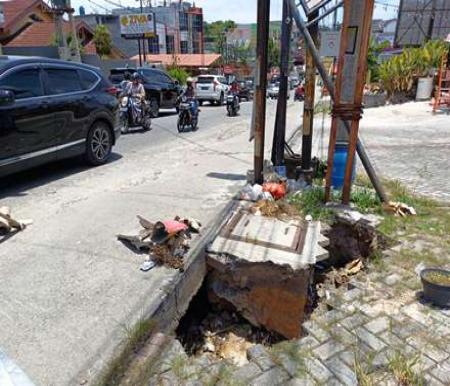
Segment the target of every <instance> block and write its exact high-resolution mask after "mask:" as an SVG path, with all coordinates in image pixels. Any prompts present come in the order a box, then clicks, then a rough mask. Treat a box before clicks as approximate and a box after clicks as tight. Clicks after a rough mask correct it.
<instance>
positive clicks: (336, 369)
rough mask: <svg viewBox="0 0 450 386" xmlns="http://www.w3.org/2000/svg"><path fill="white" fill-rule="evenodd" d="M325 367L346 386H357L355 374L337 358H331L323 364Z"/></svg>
mask: <svg viewBox="0 0 450 386" xmlns="http://www.w3.org/2000/svg"><path fill="white" fill-rule="evenodd" d="M324 364H325V366H326V367H327V368H328V369H329V370H331V372H332V373H333V374H334V375H335V376H336V377H337V378H338V379H339V380H340V381H341V382H342V383H343V384H344V385H346V386H357V385H358V380H357V378H356V374H355V372H354V371H353V370H352V369H351V368H350V367H349V366H347V365H346V364H345V363H344V362H343V361H342V360H341V359H340V358H339V357H333V358H330V359H328V360H326V361H325V362H324Z"/></svg>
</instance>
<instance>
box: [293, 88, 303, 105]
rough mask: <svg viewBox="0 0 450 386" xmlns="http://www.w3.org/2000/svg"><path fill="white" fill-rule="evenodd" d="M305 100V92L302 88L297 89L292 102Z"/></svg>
mask: <svg viewBox="0 0 450 386" xmlns="http://www.w3.org/2000/svg"><path fill="white" fill-rule="evenodd" d="M304 100H305V90H304V88H303V87H297V88H296V89H295V93H294V101H300V102H302V101H304Z"/></svg>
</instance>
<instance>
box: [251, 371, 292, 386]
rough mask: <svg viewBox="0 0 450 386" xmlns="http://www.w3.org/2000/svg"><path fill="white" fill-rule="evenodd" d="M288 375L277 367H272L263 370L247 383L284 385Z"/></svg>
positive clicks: (261, 385) (271, 385)
mask: <svg viewBox="0 0 450 386" xmlns="http://www.w3.org/2000/svg"><path fill="white" fill-rule="evenodd" d="M288 379H289V375H288V374H287V373H286V372H285V371H284V370H282V369H281V368H279V367H274V368H273V369H270V370H268V371H265V372H264V373H262V374H261V375H259V376H258V377H256V378H255V379H253V380H252V381H251V382H250V383H249V385H251V386H276V385H285V384H286V382H287V380H288Z"/></svg>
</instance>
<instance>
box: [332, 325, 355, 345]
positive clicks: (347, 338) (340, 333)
mask: <svg viewBox="0 0 450 386" xmlns="http://www.w3.org/2000/svg"><path fill="white" fill-rule="evenodd" d="M330 334H331V335H332V337H333V338H334V339H335V340H337V341H339V342H341V343H342V344H344V345H346V346H351V345H355V344H357V343H358V338H357V337H356V335H353V334H352V333H350V332H349V331H348V330H346V329H345V328H344V327H343V326H342V325H340V324H339V323H337V324H335V325H334V326H333V327H331V328H330Z"/></svg>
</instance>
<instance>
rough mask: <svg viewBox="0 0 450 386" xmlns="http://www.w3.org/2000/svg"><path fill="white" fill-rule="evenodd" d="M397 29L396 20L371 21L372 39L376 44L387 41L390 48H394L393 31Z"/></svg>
mask: <svg viewBox="0 0 450 386" xmlns="http://www.w3.org/2000/svg"><path fill="white" fill-rule="evenodd" d="M396 29H397V19H390V20H382V19H374V20H373V21H372V30H371V31H372V32H371V33H372V37H373V39H374V40H375V41H376V42H377V43H383V42H386V41H388V42H389V44H390V46H391V47H393V46H394V41H395V31H396Z"/></svg>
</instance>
